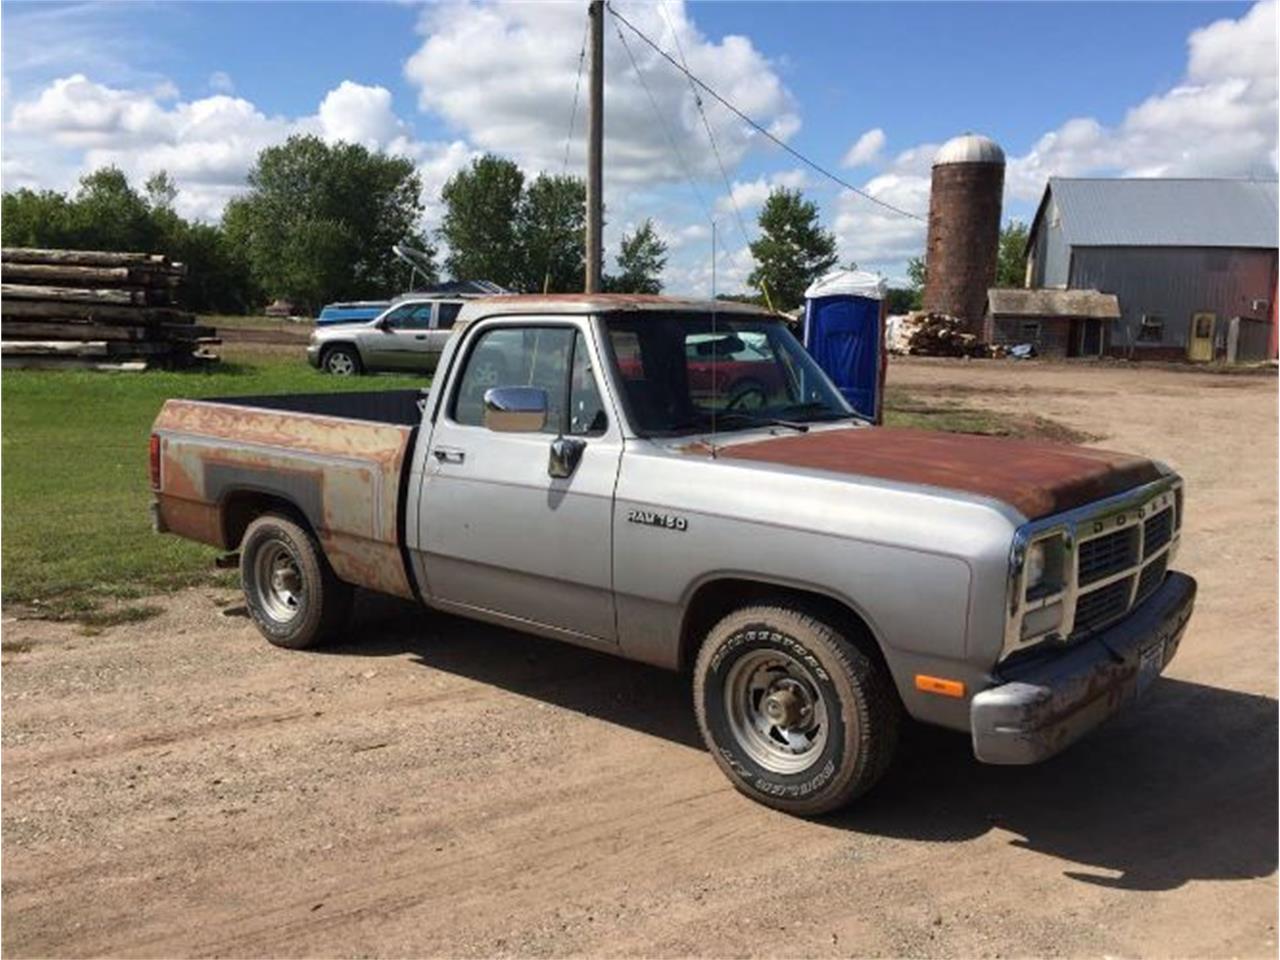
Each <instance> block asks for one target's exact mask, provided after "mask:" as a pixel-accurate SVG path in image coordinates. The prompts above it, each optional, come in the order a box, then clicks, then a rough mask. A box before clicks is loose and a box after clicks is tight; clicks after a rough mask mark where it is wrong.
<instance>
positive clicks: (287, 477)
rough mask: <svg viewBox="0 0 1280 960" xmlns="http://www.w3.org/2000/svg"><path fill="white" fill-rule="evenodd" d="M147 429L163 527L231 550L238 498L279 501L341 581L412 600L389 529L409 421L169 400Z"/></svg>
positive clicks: (395, 536) (394, 537)
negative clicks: (156, 465)
mask: <svg viewBox="0 0 1280 960" xmlns="http://www.w3.org/2000/svg"><path fill="white" fill-rule="evenodd" d="M246 402H251V401H246ZM153 430H154V432H155V434H156V435H157V436H158V437H159V439H160V487H159V490H158V491H157V496H156V500H157V504H158V510H159V518H160V522H161V523H162V524H163V525H164V527H165V528H167V529H168V530H171V531H172V532H174V533H176V534H178V535H180V536H184V537H189V538H191V539H193V540H199V541H201V542H204V543H208V544H212V545H214V546H218V547H222V548H223V549H226V550H231V549H234V548H235V547H236V546H238V544H237V543H231V542H228V541H229V540H231V539H233V538H235V535H234V534H233V533H231V532H230V531H231V526H230V521H231V520H232V518H231V517H230V516H229V513H230V512H231V511H232V510H234V508H235V506H234V505H235V504H236V502H237V500H239V499H241V498H246V497H248V498H254V497H277V498H281V499H283V500H286V501H288V502H289V503H290V504H292V505H293V506H294V507H295V508H296V509H297V510H298V511H299V512H300V513H302V514H303V516H305V517H306V519H307V521H308V522H309V523H310V524H311V527H312V529H313V530H314V531H315V533H316V536H317V537H318V538H319V540H320V543H321V546H322V547H323V548H324V551H325V554H326V556H327V557H328V558H329V563H330V564H331V565H332V567H333V570H334V572H335V573H336V574H337V575H338V576H339V577H340V578H341V579H343V580H346V581H347V582H349V583H353V584H356V585H357V586H362V587H368V588H369V589H372V590H378V591H381V592H383V593H390V594H394V595H396V596H400V597H412V596H413V590H412V587H411V585H410V583H409V579H408V574H407V572H406V570H405V565H404V561H403V559H402V554H401V550H400V543H399V533H398V526H397V522H398V510H399V494H400V483H401V474H402V471H403V469H404V467H405V465H406V461H407V458H408V454H409V449H410V445H411V442H412V437H413V428H412V427H411V426H408V425H405V424H402V423H380V422H373V421H370V420H359V419H352V418H346V417H339V416H333V415H328V414H319V413H306V412H296V411H282V410H278V409H264V408H260V407H254V406H246V405H238V404H237V403H236V402H235V401H234V400H229V401H200V400H170V401H168V402H167V403H166V404H165V405H164V407H163V409H162V410H161V411H160V416H159V417H158V418H157V419H156V422H155V426H154V428H153Z"/></svg>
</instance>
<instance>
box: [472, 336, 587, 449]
mask: <svg viewBox="0 0 1280 960" xmlns="http://www.w3.org/2000/svg"><path fill="white" fill-rule="evenodd" d="M575 333H576V331H575V330H573V329H571V328H569V327H497V328H495V329H493V330H488V331H486V332H485V333H483V334H481V335H480V338H479V340H478V341H477V342H476V344H475V345H474V346H473V347H472V348H471V352H470V354H469V355H468V356H467V365H466V367H465V368H464V369H463V371H462V375H461V376H460V377H459V378H458V386H457V388H456V391H455V393H454V396H453V410H452V415H453V419H454V420H456V421H457V422H458V423H460V424H463V425H466V426H473V427H478V426H481V425H483V423H484V394H485V391H486V390H488V389H489V388H490V387H541V388H542V389H543V390H545V391H546V392H547V424H546V426H545V427H544V428H543V432H544V433H551V434H556V433H559V432H560V424H561V418H562V417H563V415H564V402H565V393H566V389H565V387H566V382H567V381H566V378H567V376H568V372H569V352H570V349H571V348H572V346H573V338H574V335H575Z"/></svg>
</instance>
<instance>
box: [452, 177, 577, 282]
mask: <svg viewBox="0 0 1280 960" xmlns="http://www.w3.org/2000/svg"><path fill="white" fill-rule="evenodd" d="M514 249H515V250H518V251H519V261H520V264H521V266H522V269H521V271H520V276H519V280H518V282H517V283H516V285H515V286H516V288H517V289H519V290H522V291H524V292H525V293H541V292H542V291H543V290H544V289H545V290H547V291H548V292H550V293H574V292H577V291H580V290H581V289H582V286H583V282H584V280H585V278H586V253H587V188H586V184H584V183H583V182H582V180H581V179H580V178H578V177H569V176H548V175H546V174H540V175H539V176H538V178H537V179H536V180H534V181H533V182H532V183H531V184H529V186H528V187H527V188H526V189H525V190H524V192H523V194H522V195H521V197H520V203H519V207H518V210H517V213H516V223H515V248H514ZM511 253H512V251H508V256H511ZM458 276H459V278H460V279H492V277H489V276H485V275H480V276H467V275H465V274H461V275H458ZM496 282H499V283H500V282H501V281H496Z"/></svg>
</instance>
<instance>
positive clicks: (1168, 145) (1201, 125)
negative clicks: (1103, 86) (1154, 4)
mask: <svg viewBox="0 0 1280 960" xmlns="http://www.w3.org/2000/svg"><path fill="white" fill-rule="evenodd" d="M1187 46H1188V48H1189V49H1188V58H1187V71H1186V77H1185V78H1184V80H1183V82H1181V83H1179V84H1178V85H1177V86H1175V87H1173V88H1172V89H1170V90H1168V91H1167V92H1165V93H1162V94H1158V95H1156V96H1152V97H1148V98H1147V99H1146V100H1144V101H1142V103H1140V104H1138V105H1137V106H1135V107H1133V108H1131V109H1130V110H1129V111H1128V112H1127V113H1126V114H1125V116H1124V119H1123V120H1122V121H1121V122H1120V123H1119V124H1117V125H1116V126H1114V127H1108V126H1106V125H1104V124H1102V123H1100V122H1099V121H1098V120H1096V119H1094V118H1092V117H1076V118H1073V119H1070V120H1068V121H1067V122H1066V123H1064V124H1062V126H1060V127H1058V128H1057V129H1056V130H1052V131H1050V132H1049V133H1046V134H1044V136H1042V137H1041V138H1040V139H1039V140H1037V141H1036V143H1035V144H1034V145H1033V146H1032V148H1031V150H1029V151H1028V152H1027V153H1026V154H1024V155H1022V156H1020V157H1014V158H1012V159H1011V160H1010V161H1009V168H1008V172H1007V176H1006V182H1007V184H1008V187H1009V192H1010V194H1011V195H1012V196H1013V197H1016V198H1019V199H1023V200H1035V199H1036V198H1038V197H1039V195H1040V193H1041V192H1042V191H1043V189H1044V184H1045V181H1046V180H1047V179H1048V178H1049V177H1050V176H1079V175H1084V174H1095V173H1105V174H1120V175H1124V176H1144V177H1162V176H1250V175H1260V174H1267V175H1273V174H1274V172H1275V168H1276V131H1277V113H1278V112H1280V100H1278V99H1277V69H1278V68H1277V59H1276V4H1275V0H1262V2H1260V3H1257V4H1255V5H1254V6H1253V7H1252V8H1250V10H1249V11H1248V12H1247V13H1246V14H1244V16H1242V17H1240V18H1239V19H1238V20H1230V19H1224V20H1218V21H1216V22H1215V23H1212V24H1210V25H1209V26H1207V27H1202V28H1200V29H1198V30H1194V31H1192V33H1191V35H1190V37H1188V39H1187Z"/></svg>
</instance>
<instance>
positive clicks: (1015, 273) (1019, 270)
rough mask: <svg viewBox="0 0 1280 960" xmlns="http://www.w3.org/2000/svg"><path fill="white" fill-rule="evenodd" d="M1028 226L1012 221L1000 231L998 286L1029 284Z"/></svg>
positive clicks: (997, 262) (1019, 221)
mask: <svg viewBox="0 0 1280 960" xmlns="http://www.w3.org/2000/svg"><path fill="white" fill-rule="evenodd" d="M1028 233H1029V231H1028V229H1027V225H1026V224H1025V223H1023V222H1022V221H1021V220H1010V221H1009V222H1008V223H1006V224H1005V225H1004V226H1003V227H1002V228H1001V229H1000V248H999V252H998V253H997V254H996V286H997V287H1021V286H1024V285H1025V284H1026V282H1027V258H1026V251H1027V236H1028Z"/></svg>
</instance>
